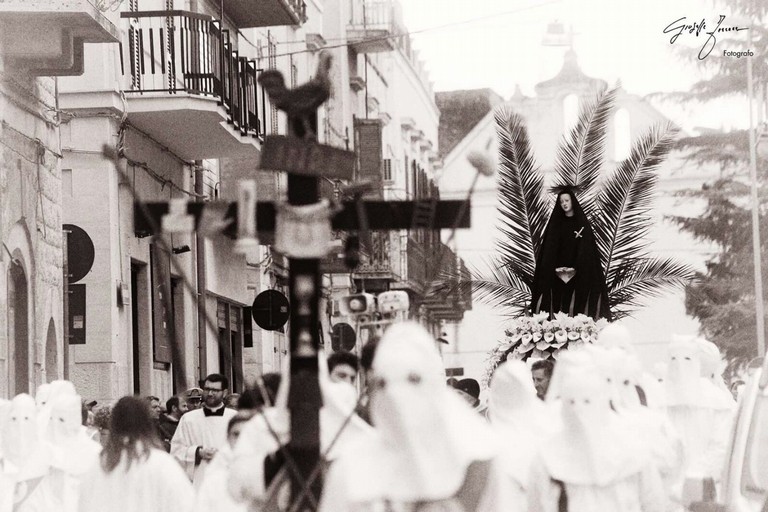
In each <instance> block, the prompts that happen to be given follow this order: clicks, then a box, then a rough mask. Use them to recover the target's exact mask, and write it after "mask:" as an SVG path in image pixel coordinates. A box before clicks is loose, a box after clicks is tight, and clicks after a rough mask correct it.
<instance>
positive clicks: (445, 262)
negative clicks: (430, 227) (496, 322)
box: [421, 242, 472, 322]
mask: <svg viewBox="0 0 768 512" xmlns="http://www.w3.org/2000/svg"><path fill="white" fill-rule="evenodd" d="M436 253H437V254H438V255H439V256H438V258H437V259H438V261H440V262H441V263H442V266H441V269H440V271H439V272H437V273H436V274H437V276H436V278H435V283H434V284H433V285H432V286H431V287H430V293H429V294H428V295H426V296H425V297H424V298H423V300H422V301H421V305H422V306H424V308H425V309H426V310H427V312H428V313H429V314H430V315H431V316H432V318H434V319H435V320H446V321H451V322H458V321H460V320H461V319H462V318H463V317H464V312H465V311H467V310H470V309H472V288H471V286H470V284H469V283H470V280H471V276H470V273H469V271H468V270H467V267H466V265H465V264H464V261H462V260H461V259H460V258H457V257H456V254H455V253H454V252H453V251H452V250H451V249H450V248H449V247H447V246H446V245H445V244H443V243H442V242H441V243H440V245H439V248H438V249H437V250H436Z"/></svg>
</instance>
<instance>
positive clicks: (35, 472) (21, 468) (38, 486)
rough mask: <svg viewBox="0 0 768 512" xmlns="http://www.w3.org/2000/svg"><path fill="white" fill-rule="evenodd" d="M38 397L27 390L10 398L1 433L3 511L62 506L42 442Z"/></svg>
mask: <svg viewBox="0 0 768 512" xmlns="http://www.w3.org/2000/svg"><path fill="white" fill-rule="evenodd" d="M36 413H37V411H36V407H35V399H34V398H32V397H31V396H30V395H28V394H26V393H22V394H20V395H16V396H15V397H14V398H13V400H11V406H10V408H9V409H8V412H7V417H6V420H5V424H4V425H3V428H2V432H1V433H0V440H1V442H2V448H1V450H0V451H2V458H0V512H7V511H11V510H13V511H14V512H15V511H20V512H21V511H27V510H35V511H36V510H59V509H60V508H61V507H60V505H59V501H58V500H57V499H56V495H55V490H54V489H53V487H52V485H51V481H50V480H49V479H48V478H46V477H47V476H48V474H49V472H50V466H49V461H48V454H47V450H45V449H44V446H43V445H42V444H41V443H40V441H39V438H38V429H37V426H38V424H37V414H36Z"/></svg>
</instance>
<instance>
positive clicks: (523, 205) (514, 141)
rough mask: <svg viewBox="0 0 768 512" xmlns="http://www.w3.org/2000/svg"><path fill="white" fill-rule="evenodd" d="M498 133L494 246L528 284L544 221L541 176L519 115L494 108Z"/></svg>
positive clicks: (544, 211) (533, 267) (506, 262)
mask: <svg viewBox="0 0 768 512" xmlns="http://www.w3.org/2000/svg"><path fill="white" fill-rule="evenodd" d="M496 126H497V131H498V133H499V160H500V165H499V205H498V209H499V211H500V212H501V226H500V227H499V229H500V230H501V233H502V235H503V236H502V237H501V238H500V239H499V240H498V241H497V244H496V245H497V249H498V251H499V253H500V255H501V257H502V259H503V260H504V262H505V264H506V266H507V267H508V268H509V269H510V270H512V271H513V272H514V273H515V274H516V275H517V276H518V277H519V279H520V280H521V281H522V282H523V283H525V284H526V285H528V286H530V285H531V283H533V273H534V271H535V269H536V253H538V251H539V246H540V244H541V233H542V232H543V231H544V227H545V226H546V222H547V203H546V201H545V200H544V195H543V190H544V176H543V175H542V173H541V172H540V171H539V169H538V166H537V165H536V162H535V160H534V159H533V154H532V151H531V145H530V143H529V141H528V132H527V130H526V128H525V121H524V120H523V118H522V117H521V116H520V115H518V114H515V113H514V112H512V110H511V109H509V108H504V107H502V108H501V109H499V110H498V111H497V112H496Z"/></svg>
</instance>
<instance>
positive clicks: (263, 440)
mask: <svg viewBox="0 0 768 512" xmlns="http://www.w3.org/2000/svg"><path fill="white" fill-rule="evenodd" d="M319 358H320V361H319V366H318V378H319V380H320V392H321V393H322V400H323V406H322V408H321V409H320V451H321V454H322V455H323V456H324V457H325V458H326V459H328V460H333V459H335V458H336V457H337V456H338V454H339V453H341V452H342V451H344V450H345V449H346V448H347V447H348V446H349V445H350V443H353V442H354V441H356V440H357V439H358V438H360V437H365V436H368V435H370V434H371V428H370V426H369V425H368V424H367V423H365V422H364V421H363V420H362V419H360V418H359V417H358V416H357V415H356V414H354V410H355V406H356V405H357V395H356V393H355V389H354V388H353V387H352V386H351V385H350V384H348V383H346V382H332V381H331V380H330V377H329V375H328V365H327V364H326V361H325V360H324V355H323V354H322V353H320V354H319ZM288 362H289V361H286V365H285V367H284V368H283V372H282V375H283V378H282V380H281V383H280V387H279V389H278V393H277V397H276V398H275V405H274V406H273V407H266V408H264V409H262V410H260V411H259V412H258V413H257V414H256V415H255V416H254V417H253V418H252V419H251V420H249V421H248V423H247V424H246V425H245V426H244V427H243V430H242V432H241V434H240V438H239V440H238V443H237V445H236V446H235V449H234V453H233V456H232V462H231V465H230V468H231V469H230V478H229V481H228V489H229V492H230V495H231V496H232V498H233V499H235V500H236V501H238V502H244V501H247V502H251V503H253V504H260V503H263V500H264V499H265V498H266V496H267V486H268V484H269V483H270V482H267V481H266V480H267V477H268V475H267V474H266V473H267V472H268V470H267V471H265V460H267V459H268V458H269V459H275V458H276V457H277V456H278V451H279V449H280V446H281V445H286V444H287V443H288V442H289V441H290V429H291V415H290V412H289V411H288V392H289V389H290V368H289V366H288Z"/></svg>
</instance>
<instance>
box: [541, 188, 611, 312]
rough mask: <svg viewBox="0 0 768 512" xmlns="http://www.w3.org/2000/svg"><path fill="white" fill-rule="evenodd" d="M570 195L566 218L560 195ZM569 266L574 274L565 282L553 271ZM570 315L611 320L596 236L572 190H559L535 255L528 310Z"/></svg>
mask: <svg viewBox="0 0 768 512" xmlns="http://www.w3.org/2000/svg"><path fill="white" fill-rule="evenodd" d="M563 194H568V195H569V196H570V197H571V204H572V206H573V212H574V214H573V216H572V217H567V216H566V215H565V212H564V211H563V209H562V207H561V206H560V196H562V195H563ZM558 267H571V268H574V269H575V270H576V273H575V275H573V277H572V278H571V279H570V280H569V281H568V282H567V283H566V282H564V281H563V280H562V279H561V278H560V277H558V274H557V272H556V271H555V269H556V268H558ZM561 311H562V312H565V313H567V314H569V315H570V316H575V315H577V314H579V313H581V314H585V315H587V316H590V317H592V318H593V319H595V320H597V319H600V318H605V319H607V320H610V319H611V313H610V304H609V303H608V289H607V287H606V283H605V276H604V275H603V268H602V265H601V263H600V253H599V251H598V249H597V244H596V242H595V235H594V233H593V231H592V227H591V226H590V224H589V220H588V219H587V216H586V215H585V214H584V210H583V209H582V208H581V205H580V204H579V201H578V199H577V198H576V195H575V193H574V191H573V190H572V189H570V188H566V189H562V190H559V191H558V194H557V199H556V200H555V206H554V209H553V211H552V214H551V215H550V217H549V222H547V227H546V228H545V229H544V236H543V238H542V243H541V246H540V248H539V254H537V255H536V270H535V272H534V276H533V284H532V286H531V313H532V314H535V313H540V312H547V313H549V314H550V318H551V317H552V316H553V315H554V313H557V312H561Z"/></svg>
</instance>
